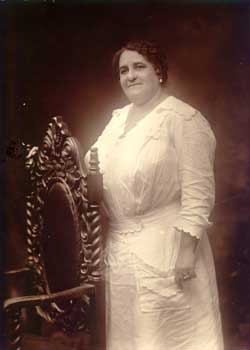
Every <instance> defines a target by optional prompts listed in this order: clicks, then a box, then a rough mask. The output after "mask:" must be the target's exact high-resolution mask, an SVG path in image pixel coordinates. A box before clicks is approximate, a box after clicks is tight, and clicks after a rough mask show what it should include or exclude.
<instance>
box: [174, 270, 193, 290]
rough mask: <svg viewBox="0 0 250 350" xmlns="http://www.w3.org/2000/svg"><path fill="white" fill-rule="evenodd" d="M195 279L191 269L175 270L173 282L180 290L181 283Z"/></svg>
mask: <svg viewBox="0 0 250 350" xmlns="http://www.w3.org/2000/svg"><path fill="white" fill-rule="evenodd" d="M195 277H196V273H195V271H194V270H193V269H183V270H182V269H176V270H175V281H176V283H177V284H178V286H179V287H180V288H181V289H182V287H183V285H182V283H183V282H186V281H189V280H191V279H192V278H195Z"/></svg>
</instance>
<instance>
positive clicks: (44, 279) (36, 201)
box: [26, 117, 101, 332]
mask: <svg viewBox="0 0 250 350" xmlns="http://www.w3.org/2000/svg"><path fill="white" fill-rule="evenodd" d="M27 151H28V152H27V153H28V154H27V156H26V168H27V169H28V171H29V175H30V180H31V185H32V191H31V193H30V194H29V195H28V196H27V208H26V213H27V249H28V262H27V265H28V267H29V268H30V269H32V270H33V271H34V279H33V290H34V293H35V294H43V295H45V294H50V293H52V292H58V291H61V290H64V289H65V285H66V287H67V288H74V287H77V285H80V286H82V285H85V284H86V285H87V284H91V283H93V282H95V281H98V280H99V279H100V276H101V273H100V270H101V257H100V256H101V224H100V213H99V205H98V203H97V201H96V199H98V198H99V197H98V194H97V193H98V190H97V191H96V189H95V185H94V182H95V180H96V179H98V181H99V185H101V178H100V175H98V159H97V152H96V151H94V153H93V151H92V152H91V153H92V156H91V160H92V163H91V165H92V166H91V172H90V175H89V176H88V179H87V176H86V174H84V173H83V171H82V168H81V164H80V156H79V147H78V144H77V141H76V139H75V138H74V137H72V136H71V134H70V132H69V130H68V128H67V127H66V125H65V124H64V123H63V121H62V119H61V117H54V118H53V119H52V121H51V123H50V124H49V127H48V130H47V132H46V135H45V138H44V140H43V143H42V145H41V147H39V148H38V147H31V146H30V145H28V146H27ZM93 154H94V156H93ZM87 180H88V182H89V183H91V186H92V187H91V189H90V192H89V194H90V196H88V189H87ZM89 200H91V202H89ZM63 201H65V203H66V204H65V205H64V207H63V209H64V210H63V212H64V213H65V216H67V219H68V220H69V221H67V225H68V226H67V225H66V227H69V225H70V223H71V222H72V223H73V224H72V226H74V231H73V233H74V235H75V234H76V237H75V238H74V237H72V240H73V239H75V240H74V247H75V248H76V258H74V261H73V263H74V271H73V274H74V276H73V277H72V279H71V280H70V281H68V284H67V281H66V282H65V281H64V282H65V283H66V284H65V285H64V284H63V283H62V284H61V285H60V283H59V286H58V285H56V284H54V281H53V280H52V279H51V278H50V271H49V270H50V269H51V268H52V267H51V266H50V267H49V269H48V265H49V262H46V256H49V259H50V260H51V257H53V256H52V255H51V251H50V246H51V244H52V242H53V239H54V238H53V237H54V236H55V233H54V232H50V223H51V222H52V221H53V220H52V219H51V217H50V215H51V211H53V208H55V210H56V209H58V208H57V206H60V205H63V204H62V202H63ZM48 203H49V204H48ZM58 210H59V209H58ZM69 213H72V215H70V214H69ZM57 214H58V213H57ZM54 219H55V221H56V222H57V224H56V225H57V226H54V227H53V229H55V230H57V229H58V227H59V229H58V232H59V233H60V234H61V232H62V234H64V235H66V234H67V232H64V231H67V229H66V227H65V230H63V229H62V227H61V226H60V225H61V222H60V221H61V220H62V221H63V220H65V217H61V218H58V217H55V218H54ZM53 235H54V236H53ZM57 236H58V234H57ZM77 237H79V239H78V238H77ZM78 244H79V256H77V247H78ZM75 248H72V249H75ZM58 250H59V249H58ZM68 250H70V247H69V248H66V249H65V253H66V252H68ZM57 253H58V252H57V251H55V255H56V254H57ZM73 256H74V254H73V253H72V254H71V255H70V257H71V258H72V257H73ZM49 259H47V260H49ZM62 263H64V262H63V260H62ZM54 274H55V270H53V276H54ZM70 275H71V276H72V274H70ZM51 289H52V290H51ZM88 305H89V296H88V294H87V293H86V294H84V295H83V296H82V297H81V298H77V299H73V298H72V299H71V300H69V301H68V302H60V303H58V302H57V303H56V302H53V303H46V304H44V305H40V306H39V307H38V312H39V314H40V315H41V316H42V317H44V318H45V319H46V320H48V321H50V322H53V323H55V324H57V325H58V326H59V327H60V328H62V329H64V330H66V331H71V332H72V331H76V330H81V329H84V328H86V327H87V323H88V322H87V319H88V310H89V309H88Z"/></svg>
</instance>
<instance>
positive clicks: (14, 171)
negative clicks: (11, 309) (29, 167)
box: [1, 1, 250, 349]
mask: <svg viewBox="0 0 250 350" xmlns="http://www.w3.org/2000/svg"><path fill="white" fill-rule="evenodd" d="M249 9H250V7H249V6H248V5H243V4H242V5H222V4H210V5H208V4H207V5H200V4H197V3H196V4H193V5H192V4H187V3H185V4H184V3H183V4H181V3H179V4H178V5H173V4H170V3H169V4H168V3H164V2H160V3H150V2H130V3H128V2H127V3H126V2H123V3H120V4H118V3H117V2H116V3H111V2H107V3H106V4H104V3H102V2H93V3H92V4H91V3H86V2H85V3H83V2H82V3H72V4H71V5H69V3H67V2H66V3H58V2H57V1H44V2H41V3H32V2H29V1H26V2H22V3H21V2H20V3H19V4H16V5H12V6H8V5H6V4H1V16H4V18H5V21H4V23H5V26H4V28H3V29H4V31H3V33H4V39H5V41H4V45H5V46H4V63H5V65H4V67H5V68H4V79H5V83H6V84H5V95H4V98H5V100H4V101H5V106H4V107H5V114H4V118H3V121H4V125H5V129H4V130H5V137H3V138H2V149H3V150H6V147H8V145H9V144H10V142H13V141H14V142H15V141H17V142H19V141H23V142H25V143H29V144H33V145H39V143H40V142H41V140H42V138H43V136H44V133H45V131H46V128H47V125H48V123H49V121H50V118H51V117H52V116H56V115H62V116H63V118H64V120H65V122H66V123H67V124H68V126H69V128H70V130H71V131H72V133H73V134H74V135H75V136H76V137H77V138H78V140H79V141H80V143H81V145H82V152H83V154H84V152H85V151H86V150H87V149H88V147H89V146H90V145H91V144H92V143H93V142H94V140H95V138H96V137H97V135H98V134H99V133H100V132H101V130H102V129H103V127H104V125H105V124H106V123H107V121H108V120H109V119H110V117H111V111H112V110H113V109H114V108H117V107H119V106H122V105H124V104H125V103H127V102H126V99H125V98H124V97H123V95H122V93H121V91H120V88H119V84H118V79H117V77H116V76H115V75H114V73H113V71H112V66H111V61H112V55H113V53H114V51H115V50H117V49H118V48H119V47H120V46H121V45H122V44H123V43H124V42H126V41H127V40H129V39H134V38H146V39H154V40H157V41H158V42H159V43H160V44H161V45H162V46H163V47H164V48H165V49H166V50H167V53H168V59H169V82H168V88H169V91H170V93H171V94H173V95H175V96H177V97H179V98H181V99H182V100H184V101H185V102H187V103H189V104H191V105H193V106H194V107H195V108H197V109H199V110H200V111H201V112H202V113H203V114H204V115H205V116H206V118H207V119H208V120H209V122H210V124H211V126H212V128H213V130H214V132H215V135H216V138H217V153H216V164H215V173H216V189H217V199H216V206H215V210H214V212H213V217H212V220H213V222H214V225H213V227H212V229H211V230H210V241H211V244H212V246H213V251H214V256H215V262H216V267H217V277H218V285H219V292H220V300H221V311H222V317H223V327H224V334H225V340H226V344H227V346H228V349H233V347H232V346H233V345H232V344H234V342H235V339H239V338H240V336H241V325H242V324H243V325H244V324H248V325H249V339H250V222H249V221H250V216H249V214H250V202H249V198H250V192H249V190H250V186H249V185H250V174H249V167H250V161H249V152H250V151H249V150H250V147H249V146H250V145H249V142H250V141H249V118H250V96H249V91H250V81H249V78H250V74H249V73H250V55H249V54H250V41H249V35H250V12H249ZM2 18H3V17H2ZM3 163H4V165H5V174H6V177H5V180H6V183H5V184H6V186H5V201H4V214H5V215H4V217H5V230H4V249H3V253H4V262H5V266H4V268H5V269H6V270H7V269H13V268H18V267H21V266H23V265H24V264H25V257H26V256H25V206H24V205H25V195H26V191H27V188H28V184H27V181H26V176H25V171H24V161H23V159H22V158H17V159H14V158H11V157H8V155H6V153H5V152H3V155H2V164H3Z"/></svg>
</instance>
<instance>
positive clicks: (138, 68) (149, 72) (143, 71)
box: [119, 50, 161, 105]
mask: <svg viewBox="0 0 250 350" xmlns="http://www.w3.org/2000/svg"><path fill="white" fill-rule="evenodd" d="M119 74H120V83H121V87H122V89H123V91H124V93H125V95H126V96H127V98H128V99H129V100H130V101H131V102H134V103H135V104H138V105H142V104H144V103H147V102H148V101H149V100H151V99H152V98H153V97H154V96H155V94H156V93H157V92H158V91H159V89H161V85H160V82H159V76H158V75H157V73H156V71H155V69H154V66H153V65H152V64H151V63H150V62H149V61H148V60H147V59H146V58H145V57H144V56H142V55H140V54H139V53H138V52H137V51H132V50H125V51H124V52H123V53H122V54H121V56H120V60H119Z"/></svg>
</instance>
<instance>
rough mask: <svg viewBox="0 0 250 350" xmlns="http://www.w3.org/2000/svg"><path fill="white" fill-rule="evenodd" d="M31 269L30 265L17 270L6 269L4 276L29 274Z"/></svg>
mask: <svg viewBox="0 0 250 350" xmlns="http://www.w3.org/2000/svg"><path fill="white" fill-rule="evenodd" d="M31 272H32V271H31V269H29V268H28V267H22V268H20V269H17V270H9V271H4V277H5V278H6V277H15V276H18V275H22V274H23V275H29V274H30V273H31Z"/></svg>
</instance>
